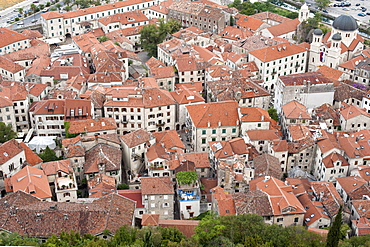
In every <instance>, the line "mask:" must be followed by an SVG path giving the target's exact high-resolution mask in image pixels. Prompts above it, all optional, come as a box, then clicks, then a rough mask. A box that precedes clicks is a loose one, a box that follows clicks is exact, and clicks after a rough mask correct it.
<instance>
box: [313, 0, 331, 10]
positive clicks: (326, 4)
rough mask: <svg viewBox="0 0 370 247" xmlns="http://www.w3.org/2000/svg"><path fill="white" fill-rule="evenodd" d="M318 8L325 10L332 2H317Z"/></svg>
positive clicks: (322, 0) (319, 0)
mask: <svg viewBox="0 0 370 247" xmlns="http://www.w3.org/2000/svg"><path fill="white" fill-rule="evenodd" d="M315 3H316V4H317V7H319V8H322V9H325V8H326V7H328V6H329V3H330V0H315Z"/></svg>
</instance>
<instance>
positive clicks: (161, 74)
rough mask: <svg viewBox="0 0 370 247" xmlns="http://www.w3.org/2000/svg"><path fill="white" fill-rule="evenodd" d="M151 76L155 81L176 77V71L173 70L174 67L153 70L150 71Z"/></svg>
mask: <svg viewBox="0 0 370 247" xmlns="http://www.w3.org/2000/svg"><path fill="white" fill-rule="evenodd" d="M150 74H151V75H152V76H153V77H154V78H155V79H161V78H169V77H175V71H174V70H173V67H172V66H167V67H161V68H152V69H150Z"/></svg>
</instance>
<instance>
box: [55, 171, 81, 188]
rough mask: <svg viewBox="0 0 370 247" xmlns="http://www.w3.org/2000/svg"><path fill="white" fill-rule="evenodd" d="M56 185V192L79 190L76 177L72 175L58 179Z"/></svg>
mask: <svg viewBox="0 0 370 247" xmlns="http://www.w3.org/2000/svg"><path fill="white" fill-rule="evenodd" d="M55 183H56V186H55V190H56V192H58V191H62V190H71V189H72V190H73V189H74V190H76V189H77V186H76V183H75V179H74V175H72V174H71V175H69V176H65V177H57V178H56V181H55Z"/></svg>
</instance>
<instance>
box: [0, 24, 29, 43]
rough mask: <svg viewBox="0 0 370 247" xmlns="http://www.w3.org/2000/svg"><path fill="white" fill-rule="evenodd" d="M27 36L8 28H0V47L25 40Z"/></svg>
mask: <svg viewBox="0 0 370 247" xmlns="http://www.w3.org/2000/svg"><path fill="white" fill-rule="evenodd" d="M26 39H28V37H27V36H26V35H23V34H21V33H18V32H15V31H13V30H11V29H9V28H0V47H4V46H7V45H10V44H13V43H15V42H19V41H22V40H26Z"/></svg>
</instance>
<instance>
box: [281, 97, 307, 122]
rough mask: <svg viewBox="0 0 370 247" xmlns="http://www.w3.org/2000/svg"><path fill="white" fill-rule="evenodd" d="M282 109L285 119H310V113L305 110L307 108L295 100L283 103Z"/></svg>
mask: <svg viewBox="0 0 370 247" xmlns="http://www.w3.org/2000/svg"><path fill="white" fill-rule="evenodd" d="M282 109H283V112H284V116H285V117H286V118H287V119H298V118H299V119H311V116H310V114H308V112H307V108H306V107H305V106H304V105H303V104H301V103H299V102H298V101H296V100H293V101H290V102H289V103H287V104H285V105H283V106H282Z"/></svg>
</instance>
